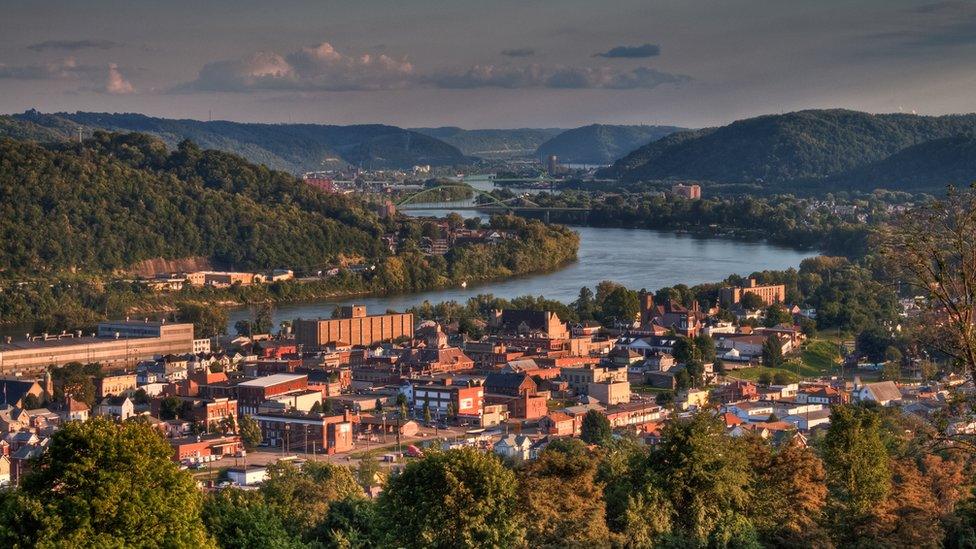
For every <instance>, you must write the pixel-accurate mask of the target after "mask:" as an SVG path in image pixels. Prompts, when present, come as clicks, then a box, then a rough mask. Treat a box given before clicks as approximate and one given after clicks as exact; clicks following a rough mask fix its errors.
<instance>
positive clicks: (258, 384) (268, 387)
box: [233, 374, 308, 414]
mask: <svg viewBox="0 0 976 549" xmlns="http://www.w3.org/2000/svg"><path fill="white" fill-rule="evenodd" d="M233 389H234V391H235V392H236V393H237V407H238V412H239V413H241V414H254V413H257V411H258V406H260V405H261V403H262V402H264V401H266V400H269V399H271V398H272V397H275V396H278V395H283V394H285V393H291V392H296V391H305V390H307V389H308V376H307V375H305V374H275V375H271V376H265V377H259V378H257V379H251V380H248V381H244V382H242V383H238V384H237V385H236V386H234V387H233Z"/></svg>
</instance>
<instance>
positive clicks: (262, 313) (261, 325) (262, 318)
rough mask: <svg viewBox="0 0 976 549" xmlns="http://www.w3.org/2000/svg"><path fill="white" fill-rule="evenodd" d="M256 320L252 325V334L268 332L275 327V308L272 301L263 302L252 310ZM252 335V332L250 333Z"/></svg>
mask: <svg viewBox="0 0 976 549" xmlns="http://www.w3.org/2000/svg"><path fill="white" fill-rule="evenodd" d="M252 314H253V315H254V322H253V324H252V325H251V330H252V334H267V333H271V330H272V329H274V308H273V307H272V306H271V303H262V304H260V305H259V306H258V307H257V309H255V310H252ZM249 335H251V334H249Z"/></svg>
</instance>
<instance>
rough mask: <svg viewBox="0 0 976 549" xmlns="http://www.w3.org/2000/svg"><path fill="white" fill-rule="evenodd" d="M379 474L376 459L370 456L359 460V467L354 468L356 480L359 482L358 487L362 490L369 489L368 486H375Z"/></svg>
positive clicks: (378, 465)
mask: <svg viewBox="0 0 976 549" xmlns="http://www.w3.org/2000/svg"><path fill="white" fill-rule="evenodd" d="M381 472H382V470H381V469H380V464H379V463H378V462H377V461H376V458H375V457H373V456H371V455H366V456H363V457H362V459H360V460H359V466H358V467H356V480H358V481H359V485H360V486H362V487H363V488H369V487H370V486H375V485H376V483H377V480H378V478H379V477H378V476H379V475H380V473H381Z"/></svg>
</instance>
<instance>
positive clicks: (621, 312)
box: [602, 286, 640, 326]
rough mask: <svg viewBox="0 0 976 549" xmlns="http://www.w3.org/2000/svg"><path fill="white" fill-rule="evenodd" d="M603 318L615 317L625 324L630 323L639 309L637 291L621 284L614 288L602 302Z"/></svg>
mask: <svg viewBox="0 0 976 549" xmlns="http://www.w3.org/2000/svg"><path fill="white" fill-rule="evenodd" d="M602 309H603V318H604V319H610V318H613V319H616V320H617V321H618V322H621V323H623V324H625V325H628V326H629V325H631V324H633V323H634V320H635V319H636V318H637V313H638V312H639V311H640V303H639V302H638V300H637V292H635V291H633V290H628V289H627V288H624V287H623V286H619V287H617V288H615V289H614V290H613V291H611V292H610V294H609V295H608V296H607V298H606V300H605V301H603V303H602Z"/></svg>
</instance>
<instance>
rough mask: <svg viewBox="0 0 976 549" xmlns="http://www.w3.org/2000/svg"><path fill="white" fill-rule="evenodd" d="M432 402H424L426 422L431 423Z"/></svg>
mask: <svg viewBox="0 0 976 549" xmlns="http://www.w3.org/2000/svg"><path fill="white" fill-rule="evenodd" d="M430 420H431V417H430V403H428V402H424V423H426V424H428V425H430Z"/></svg>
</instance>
